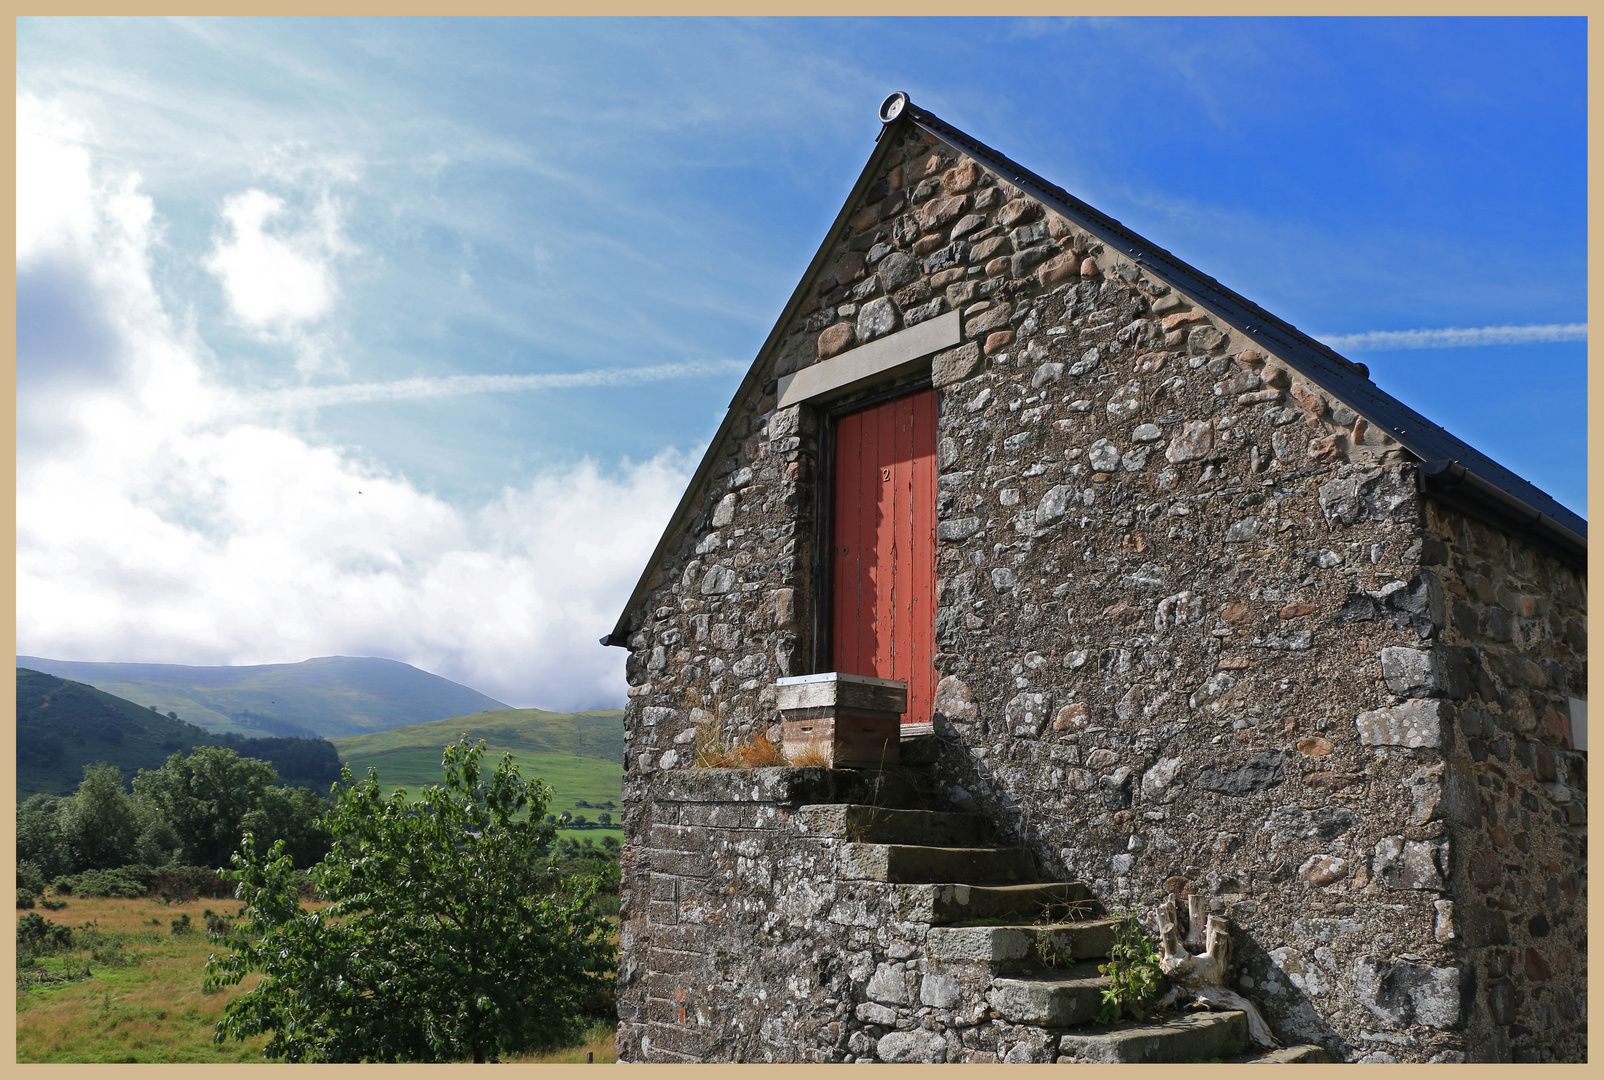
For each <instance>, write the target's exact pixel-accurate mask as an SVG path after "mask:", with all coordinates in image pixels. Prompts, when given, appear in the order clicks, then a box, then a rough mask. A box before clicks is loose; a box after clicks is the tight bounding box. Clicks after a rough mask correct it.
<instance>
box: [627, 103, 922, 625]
mask: <svg viewBox="0 0 1604 1080" xmlns="http://www.w3.org/2000/svg"><path fill="white" fill-rule="evenodd" d="M907 124H908V122H907V121H906V120H901V119H899V120H897V121H894V122H893V123H890V124H884V125H882V126H881V128H880V130H879V132H878V133H877V134H876V135H875V148H874V150H873V152H872V153H870V155H869V160H868V161H867V162H866V163H865V164H864V166H863V171H862V172H860V173H859V174H858V179H857V182H856V183H854V184H853V185H852V190H851V192H850V193H848V195H847V197H846V201H845V202H843V203H842V204H841V212H840V213H838V214H836V216H835V221H833V222H831V224H830V228H829V231H827V232H826V233H825V234H824V241H823V242H822V243H821V244H820V245H819V250H818V251H816V252H814V253H813V259H812V261H811V262H809V263H808V268H807V270H806V271H804V272H803V274H802V279H801V280H800V281H798V282H797V285H796V289H795V290H794V291H793V292H792V293H791V299H790V300H788V301H786V304H785V307H784V308H783V309H782V310H781V311H780V317H779V319H778V321H776V322H775V324H774V328H773V329H772V330H770V331H769V336H768V337H767V338H765V339H764V341H763V345H762V346H761V347H760V348H759V349H758V351H757V357H756V358H755V359H754V360H753V361H752V366H751V367H750V368H748V369H747V372H746V376H745V378H743V379H742V380H741V385H740V386H739V387H737V388H736V391H735V395H734V396H733V397H732V398H730V404H729V406H728V408H727V409H726V410H725V412H724V420H723V422H722V423H720V424H719V426H718V431H717V433H716V434H714V436H713V439H712V441H711V442H709V443H708V445H707V452H706V453H705V454H703V455H702V461H701V463H700V464H699V465H697V466H696V472H695V473H694V474H693V475H692V476H691V481H690V483H689V484H687V485H686V486H685V494H684V495H682V496H681V497H680V501H679V505H678V506H676V507H675V508H674V514H673V516H672V517H670V518H669V519H668V527H667V528H665V529H664V530H663V535H662V536H661V537H659V538H658V541H657V546H656V547H655V548H653V549H652V556H651V558H649V559H647V560H646V566H645V568H644V569H642V571H641V576H640V578H639V579H638V580H637V581H636V582H635V589H634V591H633V592H631V593H630V594H629V602H628V603H626V604H625V605H624V609H623V611H621V612H619V615H618V621H617V622H616V623H614V624H613V629H612V631H611V632H610V633H609V634H608V635H607V636H606V637H604V638H602V639H601V643H602V644H603V645H624V644H626V640H627V638H628V637H629V630H628V628H627V627H626V626H625V625H624V623H625V621H626V620H627V619H628V618H629V613H630V612H631V611H633V610H635V605H636V604H638V603H639V602H640V601H641V599H642V598H643V597H644V596H645V595H646V592H647V589H646V582H647V581H649V580H650V579H651V574H652V569H653V568H654V567H655V566H657V563H658V560H659V559H661V558H662V557H663V555H664V554H665V553H666V552H667V550H668V546H669V542H670V541H671V540H673V538H674V537H675V536H676V535H678V533H679V530H680V528H681V527H682V526H683V525H684V524H685V520H686V518H688V517H689V516H690V514H691V511H692V509H693V503H692V498H693V496H694V495H695V493H696V491H697V490H698V489H699V488H700V487H701V486H702V484H703V483H704V482H705V481H706V480H707V477H708V474H709V473H711V472H712V471H713V466H714V464H715V463H716V462H717V459H718V453H719V449H720V447H722V446H723V445H724V439H725V437H726V436H727V435H728V434H729V430H730V427H731V425H733V424H734V423H735V417H736V411H735V406H736V404H737V403H739V402H741V401H744V400H746V399H747V397H749V396H750V395H751V394H753V393H754V392H755V391H756V390H759V389H761V384H760V383H759V381H758V377H759V372H761V371H762V370H763V368H764V362H765V361H766V360H767V359H768V357H769V356H770V354H771V353H772V352H773V351H774V349H775V348H776V347H777V346H778V345H779V343H780V342H781V341H782V340H784V338H785V336H786V334H785V332H786V329H787V328H788V327H789V326H790V325H791V320H792V319H794V318H795V317H796V311H797V309H798V308H800V307H801V306H802V305H803V303H804V302H806V300H807V290H808V286H809V285H810V284H811V283H812V282H813V281H814V279H815V278H816V277H817V276H818V273H819V271H821V270H823V269H824V267H825V264H826V263H828V262H829V260H830V254H831V251H832V250H833V248H834V247H835V241H836V240H837V239H838V238H839V237H840V235H841V232H842V230H843V229H845V228H846V227H847V225H848V222H849V217H850V215H851V213H852V209H853V207H855V206H857V204H858V200H859V199H860V198H862V197H863V194H864V192H866V191H867V190H868V189H869V185H870V184H872V183H873V182H874V177H875V174H876V172H877V171H878V170H879V167H880V163H881V162H882V161H884V160H885V157H886V154H887V153H889V147H890V146H891V145H892V143H894V142H895V140H894V139H888V138H887V137H886V136H887V135H888V134H890V133H891V131H892V130H893V129H899V128H902V127H906V126H907Z"/></svg>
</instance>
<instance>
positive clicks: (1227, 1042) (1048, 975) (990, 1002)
mask: <svg viewBox="0 0 1604 1080" xmlns="http://www.w3.org/2000/svg"><path fill="white" fill-rule="evenodd" d="M920 741H923V740H920ZM909 749H910V748H909V747H908V744H907V743H905V744H904V760H905V761H906V760H907V759H909V758H912V759H913V764H915V765H917V762H918V760H919V757H920V756H921V755H920V754H919V753H918V748H912V749H913V750H914V752H912V753H910V752H909ZM841 786H842V788H843V789H844V790H852V789H856V790H860V791H861V790H864V789H866V788H869V787H872V788H873V790H874V793H875V796H876V798H875V803H876V804H875V805H866V804H863V803H855V802H839V803H821V804H815V805H804V806H800V807H798V808H797V810H796V817H795V819H794V820H795V822H796V823H797V824H798V825H799V826H800V827H801V830H802V831H803V832H804V833H808V834H811V835H814V836H818V837H829V838H833V839H836V840H838V841H840V843H839V844H838V846H837V863H836V873H837V876H838V877H839V878H841V879H844V880H852V881H863V882H877V883H883V884H884V885H885V886H888V887H889V889H890V890H891V893H892V896H891V907H892V910H893V911H894V912H895V913H896V915H897V916H898V918H899V919H900V920H902V921H905V922H910V923H918V924H923V925H924V926H926V927H927V929H926V931H925V934H924V956H923V957H922V967H923V968H924V969H926V970H927V971H928V972H929V973H932V974H936V975H937V976H943V977H948V978H951V979H956V980H957V983H958V984H960V985H963V986H966V987H967V988H968V989H969V991H970V994H971V996H975V995H980V994H983V1000H984V1004H985V1006H986V1007H988V1008H989V1011H990V1015H991V1016H992V1017H993V1018H995V1019H1000V1020H1005V1021H1007V1022H1009V1023H1012V1024H1018V1025H1028V1026H1031V1027H1034V1028H1038V1029H1041V1036H1042V1038H1043V1039H1045V1040H1047V1046H1048V1047H1050V1048H1052V1049H1054V1050H1055V1051H1056V1052H1055V1053H1054V1054H1053V1057H1050V1058H1048V1060H1054V1059H1056V1060H1057V1061H1058V1062H1062V1063H1070V1062H1086V1063H1114V1062H1149V1063H1159V1062H1194V1061H1235V1062H1241V1063H1261V1062H1262V1063H1284V1062H1294V1061H1296V1062H1315V1061H1325V1060H1328V1059H1327V1057H1326V1055H1325V1052H1324V1051H1323V1050H1322V1049H1321V1048H1320V1047H1317V1046H1302V1047H1290V1048H1284V1049H1279V1050H1275V1051H1273V1052H1271V1053H1261V1052H1258V1051H1257V1049H1256V1048H1253V1047H1251V1046H1250V1044H1249V1042H1248V1034H1247V1020H1246V1016H1245V1014H1243V1013H1241V1012H1235V1011H1231V1012H1201V1011H1195V1010H1184V1011H1173V1012H1170V1013H1167V1014H1164V1015H1161V1016H1155V1017H1152V1018H1150V1019H1149V1020H1147V1021H1146V1022H1126V1023H1122V1024H1118V1025H1114V1026H1106V1025H1099V1024H1097V1023H1096V1016H1097V1014H1098V1012H1099V1011H1100V1010H1101V1008H1102V1001H1103V997H1102V995H1103V990H1104V989H1105V988H1106V987H1107V986H1108V985H1109V979H1108V977H1107V976H1104V975H1100V974H1099V973H1098V970H1097V968H1098V964H1099V963H1102V962H1105V961H1106V958H1107V954H1108V951H1109V949H1110V948H1111V947H1112V946H1113V944H1114V935H1115V924H1114V922H1113V921H1112V920H1110V919H1107V918H1104V917H1103V912H1102V911H1101V907H1100V905H1099V904H1098V903H1097V901H1096V900H1095V898H1094V897H1092V895H1091V893H1090V892H1089V890H1088V889H1087V888H1086V886H1085V885H1083V884H1080V883H1077V882H1055V881H1042V880H1040V874H1039V872H1038V871H1037V869H1036V864H1035V860H1034V858H1033V857H1032V855H1031V854H1030V852H1029V851H1028V850H1026V849H1024V848H1020V847H1015V846H1008V845H1004V844H1002V843H999V842H997V840H996V838H995V836H994V831H993V830H992V828H991V826H990V824H989V822H987V821H986V819H984V818H982V817H980V816H979V815H975V814H964V813H952V812H947V811H939V810H929V809H925V808H924V806H925V805H926V802H925V799H924V796H923V794H922V793H921V791H920V788H921V787H922V786H923V785H922V784H921V783H920V782H919V777H918V776H917V773H916V772H915V771H914V770H906V769H904V770H897V771H896V772H887V773H883V774H880V776H879V777H877V778H876V780H875V781H873V782H872V783H863V784H844V785H841Z"/></svg>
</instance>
